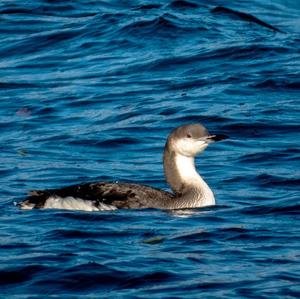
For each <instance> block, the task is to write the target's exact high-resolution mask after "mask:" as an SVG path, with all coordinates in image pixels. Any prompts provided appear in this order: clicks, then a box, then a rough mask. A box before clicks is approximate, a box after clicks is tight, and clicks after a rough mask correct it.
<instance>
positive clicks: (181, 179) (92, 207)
mask: <svg viewBox="0 0 300 299" xmlns="http://www.w3.org/2000/svg"><path fill="white" fill-rule="evenodd" d="M227 138H229V137H228V136H226V135H215V134H210V133H209V132H208V130H207V129H206V128H205V127H204V126H203V125H201V124H187V125H182V126H179V127H177V128H175V129H174V130H173V131H172V132H171V133H170V134H169V136H168V138H167V141H166V144H165V147H164V152H163V166H164V174H165V177H166V181H167V183H168V184H169V186H170V187H171V190H172V192H168V191H164V190H160V189H156V188H153V187H150V186H147V185H140V184H135V183H119V182H92V183H82V184H77V185H71V186H67V187H63V188H59V189H48V190H33V191H30V192H29V194H28V196H27V198H25V200H23V201H22V202H20V203H19V204H18V205H19V207H20V208H21V209H24V210H25V209H64V210H83V211H105V210H106V211H107V210H117V209H145V208H153V209H165V210H176V209H186V208H188V209H191V208H201V207H207V206H213V205H215V197H214V194H213V192H212V190H211V189H210V187H209V186H208V185H207V183H206V182H205V181H204V179H203V178H202V177H201V176H200V174H199V173H198V172H197V170H196V167H195V157H196V156H197V155H198V154H200V153H202V152H203V151H204V150H205V149H206V148H207V146H208V145H210V144H211V143H214V142H216V141H220V140H224V139H227Z"/></svg>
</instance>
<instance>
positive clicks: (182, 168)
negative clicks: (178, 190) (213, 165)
mask: <svg viewBox="0 0 300 299" xmlns="http://www.w3.org/2000/svg"><path fill="white" fill-rule="evenodd" d="M175 163H176V166H177V169H178V172H179V175H180V177H181V179H182V181H183V182H185V183H186V184H188V185H191V186H194V187H195V188H200V189H201V194H202V197H201V206H212V205H215V204H216V201H215V197H214V194H213V192H212V191H211V189H210V188H209V186H208V185H207V184H206V182H205V181H204V180H203V179H202V177H201V176H200V175H199V173H198V172H197V170H196V168H195V160H194V158H193V157H186V156H183V155H176V157H175Z"/></svg>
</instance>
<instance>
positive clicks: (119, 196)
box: [21, 183, 172, 210]
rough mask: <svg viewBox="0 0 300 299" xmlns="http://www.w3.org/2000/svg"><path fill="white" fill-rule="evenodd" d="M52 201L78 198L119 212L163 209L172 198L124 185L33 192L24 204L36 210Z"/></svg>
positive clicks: (89, 184)
mask: <svg viewBox="0 0 300 299" xmlns="http://www.w3.org/2000/svg"><path fill="white" fill-rule="evenodd" d="M49 198H62V199H64V198H74V199H80V200H84V201H89V203H92V204H93V206H94V207H95V208H99V210H101V206H103V205H106V206H111V207H115V208H117V209H129V208H131V209H132V208H163V206H164V201H165V200H168V199H170V198H172V194H171V193H168V192H165V191H162V190H158V189H155V188H152V187H149V186H144V185H137V184H126V183H123V184H120V183H87V184H80V185H73V186H68V187H65V188H61V189H52V190H43V191H40V190H36V191H31V192H30V193H29V196H28V197H27V199H26V200H25V201H24V202H23V203H21V207H22V204H23V206H25V204H26V205H27V206H31V207H32V208H44V207H47V204H46V203H47V200H48V199H49Z"/></svg>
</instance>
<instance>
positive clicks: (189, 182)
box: [164, 144, 215, 207]
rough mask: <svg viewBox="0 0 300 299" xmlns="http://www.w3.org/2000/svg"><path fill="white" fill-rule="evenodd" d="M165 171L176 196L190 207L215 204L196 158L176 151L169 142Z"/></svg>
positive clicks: (166, 149) (166, 150)
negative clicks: (198, 167) (196, 164)
mask: <svg viewBox="0 0 300 299" xmlns="http://www.w3.org/2000/svg"><path fill="white" fill-rule="evenodd" d="M164 171H165V176H166V180H167V182H168V184H169V185H170V187H171V188H172V190H173V191H174V193H175V195H176V198H178V199H179V200H182V202H183V203H185V205H188V206H190V207H199V206H208V205H214V204H215V199H214V195H213V193H212V191H211V189H210V188H209V186H208V185H207V184H206V182H205V181H204V180H203V179H202V177H201V176H200V175H199V173H198V172H197V170H196V168H195V158H194V157H186V156H183V155H181V154H178V153H176V152H175V151H173V150H172V148H171V147H170V146H169V145H168V144H167V145H166V147H165V151H164Z"/></svg>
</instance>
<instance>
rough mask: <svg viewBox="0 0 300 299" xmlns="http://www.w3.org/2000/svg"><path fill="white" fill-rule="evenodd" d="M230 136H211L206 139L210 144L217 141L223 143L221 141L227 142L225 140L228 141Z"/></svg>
mask: <svg viewBox="0 0 300 299" xmlns="http://www.w3.org/2000/svg"><path fill="white" fill-rule="evenodd" d="M228 138H229V136H227V135H219V134H218V135H209V136H207V137H206V139H207V140H208V141H209V142H216V141H221V140H225V139H228Z"/></svg>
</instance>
